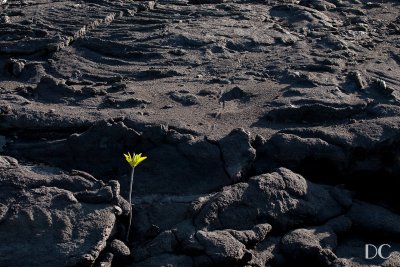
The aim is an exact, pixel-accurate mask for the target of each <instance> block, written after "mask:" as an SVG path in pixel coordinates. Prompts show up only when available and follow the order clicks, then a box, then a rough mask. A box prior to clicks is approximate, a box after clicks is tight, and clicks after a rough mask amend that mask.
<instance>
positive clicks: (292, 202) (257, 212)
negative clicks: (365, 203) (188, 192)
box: [193, 168, 348, 231]
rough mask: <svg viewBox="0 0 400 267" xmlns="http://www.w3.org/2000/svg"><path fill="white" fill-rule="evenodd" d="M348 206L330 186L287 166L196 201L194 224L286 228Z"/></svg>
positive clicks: (329, 215)
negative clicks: (313, 181)
mask: <svg viewBox="0 0 400 267" xmlns="http://www.w3.org/2000/svg"><path fill="white" fill-rule="evenodd" d="M346 208H348V206H342V203H339V202H337V201H336V200H335V199H334V198H333V197H332V195H331V194H330V191H329V189H327V188H325V187H323V186H320V185H316V184H314V183H311V182H308V181H306V180H305V179H304V178H303V177H302V176H300V175H299V174H296V173H293V172H292V171H290V170H288V169H285V168H279V169H278V170H277V171H276V172H272V173H268V174H263V175H260V176H256V177H252V178H250V180H249V181H248V182H246V183H238V184H235V185H232V186H227V187H224V188H223V190H222V191H221V192H219V193H217V194H215V195H213V196H210V197H209V198H206V199H199V200H198V201H197V202H195V203H194V204H193V209H194V210H195V211H196V210H197V211H198V215H197V216H196V217H195V225H196V226H197V227H199V228H201V229H209V230H214V229H235V230H248V229H251V228H253V226H254V225H256V224H259V223H269V224H271V225H272V227H273V228H274V229H275V230H276V231H285V230H287V229H290V228H292V227H295V226H299V225H304V224H317V223H322V222H324V221H326V220H327V219H329V218H332V217H334V216H338V215H340V214H342V213H343V212H344V210H345V209H346Z"/></svg>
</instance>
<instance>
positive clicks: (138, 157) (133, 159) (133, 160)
mask: <svg viewBox="0 0 400 267" xmlns="http://www.w3.org/2000/svg"><path fill="white" fill-rule="evenodd" d="M124 156H125V159H126V161H127V162H128V163H129V165H131V166H132V168H135V167H136V166H137V165H139V163H140V162H142V161H143V160H145V159H147V157H142V153H140V154H135V153H133V156H131V153H129V152H128V154H124Z"/></svg>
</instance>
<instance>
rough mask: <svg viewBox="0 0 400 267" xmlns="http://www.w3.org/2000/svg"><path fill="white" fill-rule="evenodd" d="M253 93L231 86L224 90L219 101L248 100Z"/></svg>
mask: <svg viewBox="0 0 400 267" xmlns="http://www.w3.org/2000/svg"><path fill="white" fill-rule="evenodd" d="M251 97H254V95H253V94H251V93H248V92H245V91H243V89H241V88H240V87H237V86H236V87H233V88H232V89H230V90H229V91H227V92H224V93H223V94H222V95H221V97H220V98H219V102H225V101H232V100H239V101H242V102H246V101H249V100H250V98H251Z"/></svg>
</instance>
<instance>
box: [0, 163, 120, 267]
mask: <svg viewBox="0 0 400 267" xmlns="http://www.w3.org/2000/svg"><path fill="white" fill-rule="evenodd" d="M0 168H1V175H0V184H1V185H2V186H1V187H0V194H1V196H2V197H1V202H2V203H1V204H2V205H1V207H2V208H1V211H2V212H1V221H2V222H1V223H0V235H1V237H2V240H3V242H2V243H1V244H0V254H1V255H2V257H1V259H0V265H2V266H15V265H17V266H75V265H92V264H93V263H94V261H95V260H96V259H97V257H98V256H99V254H100V252H101V251H102V250H103V249H104V248H105V247H106V242H107V239H108V238H109V237H110V235H111V233H112V230H113V228H114V225H115V222H116V216H115V214H114V209H113V207H112V205H110V204H104V203H101V204H86V203H83V202H79V201H78V200H77V199H76V198H75V196H74V193H75V192H76V191H81V190H93V189H96V188H98V187H99V186H101V184H100V183H98V182H96V181H95V180H87V179H86V178H85V177H82V176H78V175H68V174H65V173H61V172H60V170H57V169H54V168H50V167H38V166H22V165H19V164H18V162H17V161H16V160H15V159H13V158H10V157H0ZM78 237H79V238H78ZM27 255H35V256H34V257H27Z"/></svg>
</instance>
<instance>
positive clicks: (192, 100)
mask: <svg viewBox="0 0 400 267" xmlns="http://www.w3.org/2000/svg"><path fill="white" fill-rule="evenodd" d="M169 97H170V98H171V99H172V100H174V101H176V102H179V103H181V104H182V105H183V106H192V105H197V104H199V101H198V99H197V97H196V96H195V95H193V94H189V93H180V92H171V93H170V94H169Z"/></svg>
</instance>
